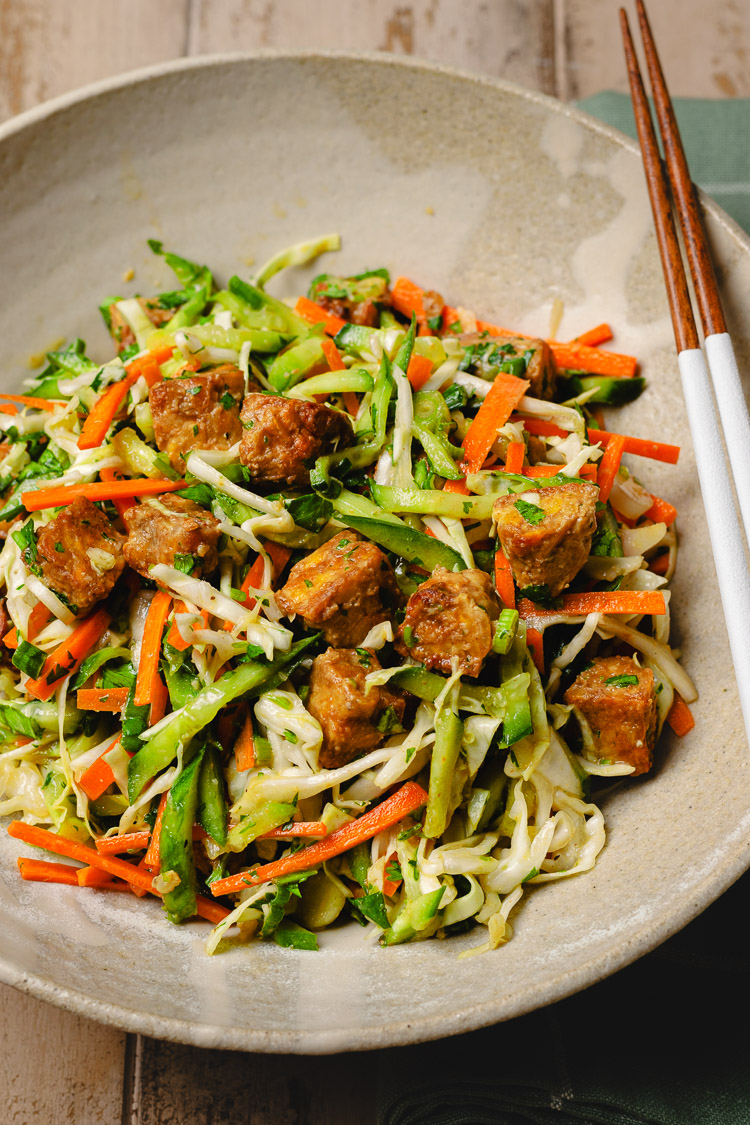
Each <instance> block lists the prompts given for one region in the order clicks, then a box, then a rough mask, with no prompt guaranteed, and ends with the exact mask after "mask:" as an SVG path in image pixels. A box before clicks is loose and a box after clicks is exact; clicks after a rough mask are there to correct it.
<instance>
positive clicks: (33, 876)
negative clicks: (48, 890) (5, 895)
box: [17, 856, 78, 887]
mask: <svg viewBox="0 0 750 1125" xmlns="http://www.w3.org/2000/svg"><path fill="white" fill-rule="evenodd" d="M17 862H18V870H19V871H20V872H21V878H22V879H28V880H29V881H30V882H32V883H65V884H66V885H67V886H69V887H76V886H78V874H77V872H78V868H77V867H71V866H70V864H69V863H50V861H49V860H48V859H27V858H26V856H19V858H18V861H17Z"/></svg>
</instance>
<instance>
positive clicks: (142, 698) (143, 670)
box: [133, 590, 172, 707]
mask: <svg viewBox="0 0 750 1125" xmlns="http://www.w3.org/2000/svg"><path fill="white" fill-rule="evenodd" d="M171 607H172V595H171V594H168V593H167V592H166V591H165V590H159V591H158V593H156V594H155V595H154V597H153V600H152V602H151V605H150V606H149V607H148V613H147V615H146V624H145V626H144V629H143V640H142V641H141V658H140V661H139V663H138V675H137V677H136V681H135V694H134V695H133V703H134V705H135V706H136V707H145V706H146V704H147V703H151V701H152V700H153V698H154V693H155V691H156V690H158V689H157V688H156V680H157V679H158V678H159V657H160V655H161V640H162V634H163V632H164V626H165V625H166V623H167V618H168V617H169V611H170V609H171Z"/></svg>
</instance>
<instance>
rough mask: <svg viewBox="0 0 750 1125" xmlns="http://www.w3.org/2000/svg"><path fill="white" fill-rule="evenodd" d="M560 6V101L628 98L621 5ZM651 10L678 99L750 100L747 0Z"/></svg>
mask: <svg viewBox="0 0 750 1125" xmlns="http://www.w3.org/2000/svg"><path fill="white" fill-rule="evenodd" d="M559 2H560V4H561V5H562V10H563V13H564V19H563V22H564V35H565V75H564V83H563V85H564V87H565V88H564V90H562V91H561V94H562V96H567V97H568V98H571V99H574V98H586V97H588V96H589V95H590V94H596V93H598V92H599V91H600V90H618V91H619V92H621V93H627V91H628V77H627V73H626V70H625V65H624V63H623V61H622V48H621V46H620V27H619V22H618V18H617V12H618V9H619V8H620V7H621V6H623V0H559ZM624 6H625V7H627V8H630V9H631V10H632V5H631V4H628V3H625V5H624ZM648 10H649V17H650V19H651V26H652V28H653V32H654V38H655V39H656V42H657V44H658V46H659V54H660V55H661V61H662V65H663V66H664V73H665V74H666V77H667V82H668V83H669V88H670V90H671V92H672V96H673V97H690V98H720V97H729V98H747V97H750V67H749V66H748V58H750V4H749V3H748V2H747V0H712V2H711V3H710V4H707V3H705V0H651V2H650V3H649V4H648Z"/></svg>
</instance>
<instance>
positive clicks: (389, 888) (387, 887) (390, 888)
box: [383, 852, 404, 898]
mask: <svg viewBox="0 0 750 1125" xmlns="http://www.w3.org/2000/svg"><path fill="white" fill-rule="evenodd" d="M394 861H395V862H396V863H398V853H397V852H391V854H390V855H389V856H388V859H387V860H386V863H385V872H384V874H383V894H384V895H386V896H387V897H388V898H393V896H394V895H395V893H396V891H397V890H398V888H399V887H400V886H401V884H402V883H403V881H404V880H403V879H391V878H389V876H388V875H387V874H386V873H387V871H388V868H389V867H390V865H391V864H392V863H393V862H394Z"/></svg>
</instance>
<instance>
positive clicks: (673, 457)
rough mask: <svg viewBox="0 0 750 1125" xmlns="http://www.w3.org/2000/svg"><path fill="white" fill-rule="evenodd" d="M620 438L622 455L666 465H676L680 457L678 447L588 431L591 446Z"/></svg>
mask: <svg viewBox="0 0 750 1125" xmlns="http://www.w3.org/2000/svg"><path fill="white" fill-rule="evenodd" d="M618 437H622V439H623V441H624V442H625V445H624V446H623V452H624V453H634V454H635V455H636V456H637V457H648V458H650V460H652V461H663V462H664V463H665V464H667V465H676V464H677V461H678V458H679V456H680V447H679V445H667V443H666V442H663V441H649V440H648V439H647V438H636V437H628V436H627V434H613V433H611V432H610V431H609V430H589V441H590V442H591V443H592V444H593V443H595V442H597V441H600V442H601V443H602V445H603V446H605V448H606V446H607V445H608V444H609V442H611V441H614V440H615V439H616V438H618Z"/></svg>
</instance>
